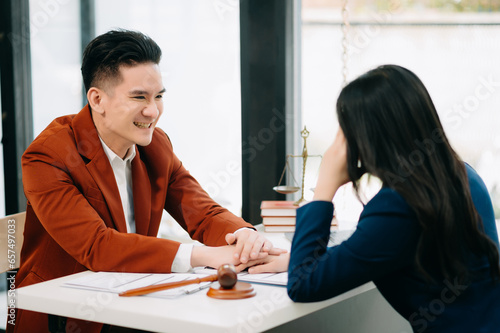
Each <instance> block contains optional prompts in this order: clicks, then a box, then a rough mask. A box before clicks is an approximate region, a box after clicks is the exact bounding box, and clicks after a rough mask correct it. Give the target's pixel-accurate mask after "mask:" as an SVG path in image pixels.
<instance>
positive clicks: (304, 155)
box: [273, 126, 323, 206]
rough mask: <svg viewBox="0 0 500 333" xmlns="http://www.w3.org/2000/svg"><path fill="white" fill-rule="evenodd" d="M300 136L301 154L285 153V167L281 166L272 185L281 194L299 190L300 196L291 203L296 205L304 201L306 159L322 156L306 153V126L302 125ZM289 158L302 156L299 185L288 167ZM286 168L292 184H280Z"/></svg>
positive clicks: (307, 132) (307, 133) (307, 134)
mask: <svg viewBox="0 0 500 333" xmlns="http://www.w3.org/2000/svg"><path fill="white" fill-rule="evenodd" d="M300 136H301V137H302V139H304V146H303V148H302V154H301V155H290V154H288V155H286V162H285V167H284V168H283V172H282V173H281V177H280V180H279V182H278V185H277V186H275V187H273V190H275V191H276V192H278V193H281V194H291V193H295V192H297V191H298V190H301V196H300V199H299V200H297V201H295V202H294V203H293V204H294V205H296V206H298V205H299V204H300V203H301V202H303V201H305V199H304V183H305V177H306V164H307V159H308V158H309V157H323V156H321V155H309V154H308V153H307V143H306V141H307V137H308V136H309V131H308V130H307V128H306V126H304V129H303V130H302V131H301V132H300ZM290 158H302V185H301V186H300V187H298V186H296V185H298V184H297V181H296V180H295V177H294V175H293V172H292V170H291V168H290V163H289V160H290ZM287 170H288V173H289V174H291V176H292V179H293V181H294V185H293V186H290V185H281V182H282V181H283V176H284V175H285V173H286V171H287Z"/></svg>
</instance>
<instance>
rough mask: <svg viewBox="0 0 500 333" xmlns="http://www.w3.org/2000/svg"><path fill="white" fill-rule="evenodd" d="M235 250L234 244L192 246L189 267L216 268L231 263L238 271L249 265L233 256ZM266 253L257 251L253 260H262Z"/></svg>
mask: <svg viewBox="0 0 500 333" xmlns="http://www.w3.org/2000/svg"><path fill="white" fill-rule="evenodd" d="M235 250H236V245H225V246H194V247H193V252H191V267H200V266H209V267H212V268H215V269H217V268H219V266H221V265H224V264H233V265H234V266H235V267H236V271H237V272H240V271H242V270H243V269H245V268H247V267H248V266H249V265H248V263H247V264H243V263H242V262H241V261H240V259H239V258H235V256H234V253H235ZM268 255H269V253H267V252H259V253H258V254H257V258H256V259H255V260H262V259H264V258H265V257H267V256H268Z"/></svg>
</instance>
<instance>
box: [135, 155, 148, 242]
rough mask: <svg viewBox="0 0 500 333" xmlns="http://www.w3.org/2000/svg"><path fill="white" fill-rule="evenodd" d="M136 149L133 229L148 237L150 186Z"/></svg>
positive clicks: (146, 172)
mask: <svg viewBox="0 0 500 333" xmlns="http://www.w3.org/2000/svg"><path fill="white" fill-rule="evenodd" d="M135 149H136V155H135V158H134V159H133V160H132V186H133V188H132V190H133V193H134V215H135V229H136V232H137V233H138V234H141V235H148V230H149V223H150V220H151V184H150V183H149V177H148V171H147V169H146V166H145V165H144V162H143V161H142V160H141V156H140V154H139V150H138V149H137V147H136V148H135Z"/></svg>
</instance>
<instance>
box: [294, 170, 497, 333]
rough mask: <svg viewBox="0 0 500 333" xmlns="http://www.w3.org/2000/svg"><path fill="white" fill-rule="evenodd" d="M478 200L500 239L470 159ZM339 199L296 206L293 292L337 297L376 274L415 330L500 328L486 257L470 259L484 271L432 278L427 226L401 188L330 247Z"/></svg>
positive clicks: (378, 198)
mask: <svg viewBox="0 0 500 333" xmlns="http://www.w3.org/2000/svg"><path fill="white" fill-rule="evenodd" d="M466 168H467V173H468V177H469V184H470V189H471V194H472V198H473V201H474V205H475V207H476V209H477V211H478V213H479V215H481V218H482V221H483V224H484V229H485V232H486V234H487V235H488V236H489V237H491V239H493V240H494V241H495V242H496V243H497V246H498V235H497V230H496V225H495V218H494V214H493V207H492V204H491V199H490V197H489V194H488V191H487V189H486V186H485V185H484V183H483V181H482V179H481V178H480V177H479V175H478V174H477V173H476V172H475V171H474V170H473V169H472V168H471V167H470V166H468V165H467V166H466ZM332 216H333V204H332V203H331V202H326V201H313V202H311V203H308V204H307V205H304V206H303V207H301V208H299V209H298V210H297V222H296V231H295V235H294V238H293V241H292V249H291V254H290V264H289V268H288V274H289V276H288V286H287V288H288V295H289V296H290V298H291V299H292V300H294V301H297V302H315V301H321V300H324V299H327V298H331V297H334V296H336V295H339V294H341V293H343V292H345V291H348V290H350V289H352V288H354V287H357V286H360V285H362V284H364V283H366V282H369V281H373V282H374V283H375V285H376V286H377V288H378V289H379V291H380V293H381V294H382V295H383V296H384V297H385V298H386V299H387V301H388V302H389V303H390V304H391V305H392V306H393V307H394V309H395V310H396V311H398V312H399V313H400V314H401V315H402V316H403V317H404V318H406V319H407V320H408V321H409V322H410V325H411V326H412V328H413V330H414V331H415V332H439V333H443V332H450V333H451V332H453V333H456V332H468V333H469V332H500V283H496V284H494V283H493V282H492V280H491V278H490V276H489V264H488V261H487V260H486V258H480V259H477V260H475V261H473V262H471V265H470V268H471V269H472V270H473V271H474V272H476V273H478V274H477V278H475V280H474V281H473V282H472V283H470V284H468V285H462V284H460V283H458V281H457V280H456V279H455V280H444V281H439V283H436V284H430V283H428V282H427V281H425V280H424V279H423V278H422V276H421V274H419V273H418V272H417V271H416V269H415V266H414V261H415V260H414V258H415V253H416V246H417V240H418V237H419V235H420V232H421V228H420V226H419V224H418V222H417V219H416V215H415V214H414V212H413V211H412V209H411V208H410V206H409V205H408V204H407V202H406V201H405V200H404V199H403V197H402V196H401V195H399V194H398V193H397V192H396V191H394V190H392V189H389V188H386V187H384V188H382V189H381V190H380V191H379V192H378V193H377V195H375V197H373V199H372V200H370V201H369V202H368V203H367V204H366V206H365V207H364V210H363V212H362V213H361V215H360V219H359V222H358V225H357V228H356V231H355V232H354V233H353V234H352V236H351V237H350V238H349V239H348V240H346V241H344V242H343V243H341V244H340V245H337V246H334V247H327V243H328V238H329V233H330V223H331V220H332Z"/></svg>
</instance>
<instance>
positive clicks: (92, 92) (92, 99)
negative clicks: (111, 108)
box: [87, 87, 104, 114]
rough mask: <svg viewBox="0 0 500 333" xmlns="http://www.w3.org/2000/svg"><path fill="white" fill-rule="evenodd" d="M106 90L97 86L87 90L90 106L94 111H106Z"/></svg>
mask: <svg viewBox="0 0 500 333" xmlns="http://www.w3.org/2000/svg"><path fill="white" fill-rule="evenodd" d="M103 98H104V91H102V90H101V89H99V88H97V87H91V88H90V89H89V91H87V100H88V101H89V105H90V108H91V109H92V111H95V112H97V113H101V114H102V113H104V105H103V104H104V103H103Z"/></svg>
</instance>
